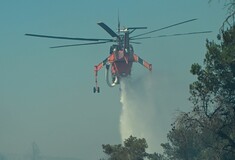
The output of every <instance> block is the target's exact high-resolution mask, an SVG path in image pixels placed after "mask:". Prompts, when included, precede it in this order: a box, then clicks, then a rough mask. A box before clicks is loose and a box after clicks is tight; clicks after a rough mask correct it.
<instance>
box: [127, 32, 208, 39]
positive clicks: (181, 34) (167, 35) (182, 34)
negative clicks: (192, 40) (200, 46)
mask: <svg viewBox="0 0 235 160" xmlns="http://www.w3.org/2000/svg"><path fill="white" fill-rule="evenodd" d="M211 32H212V31H201V32H189V33H176V34H165V35H159V36H152V37H150V36H149V37H137V38H132V39H131V40H140V39H150V38H162V37H175V36H185V35H193V34H205V33H211Z"/></svg>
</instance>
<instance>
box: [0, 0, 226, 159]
mask: <svg viewBox="0 0 235 160" xmlns="http://www.w3.org/2000/svg"><path fill="white" fill-rule="evenodd" d="M118 11H119V17H120V22H121V27H122V26H125V27H132V26H134V27H135V26H146V27H148V30H147V31H151V30H155V29H158V28H161V27H165V26H168V25H171V24H175V23H178V22H182V21H185V20H189V19H193V18H198V20H196V21H193V22H190V23H186V24H183V25H180V26H177V27H172V28H169V29H166V30H163V31H161V32H156V33H154V34H152V35H151V36H157V35H162V34H174V33H187V32H194V31H207V30H211V31H213V32H212V33H210V34H203V35H190V36H181V37H168V38H158V39H147V40H142V41H141V42H142V44H140V45H134V50H135V53H136V54H138V55H139V56H140V57H142V58H143V59H145V60H147V61H148V62H150V63H152V65H153V73H152V74H153V75H154V77H155V78H154V82H153V83H156V91H155V92H154V93H153V95H151V96H152V97H153V98H155V99H156V100H158V101H157V106H156V108H155V110H156V111H157V112H158V113H157V114H156V117H157V115H158V116H159V115H161V116H160V118H159V117H157V120H158V122H156V123H155V125H160V122H162V123H163V124H164V125H161V128H159V127H158V130H156V132H161V136H160V135H159V134H156V137H155V138H156V139H161V140H162V141H163V142H164V141H166V138H164V137H166V134H167V132H168V130H169V129H170V124H171V123H172V122H173V121H174V119H175V118H176V115H177V113H179V111H189V110H190V107H191V106H192V104H191V103H190V102H189V101H188V97H189V96H190V95H189V87H188V86H189V84H190V83H192V82H193V81H194V80H195V77H193V76H192V75H191V74H190V66H191V65H192V64H193V63H199V64H202V62H203V57H204V55H205V53H206V48H205V43H206V39H209V40H215V41H216V36H217V34H218V33H219V28H220V26H221V25H222V22H223V20H224V19H225V17H226V15H227V14H226V10H225V8H224V4H223V2H221V1H220V2H218V1H216V0H215V1H213V2H212V3H210V4H209V3H208V1H207V0H191V1H188V0H177V1H175V0H126V1H125V0H99V1H97V0H57V1H54V0H41V1H36V0H24V1H17V0H1V5H0V19H1V25H0V28H1V29H0V42H1V43H0V46H1V47H0V142H1V143H0V153H2V154H4V153H16V154H30V153H31V152H32V151H31V150H32V149H31V148H32V146H31V145H32V143H33V142H35V143H36V144H37V145H38V147H39V148H40V152H41V154H42V155H46V156H55V157H74V158H79V159H81V160H84V159H99V158H102V157H103V156H104V155H103V153H102V147H101V145H102V144H120V143H122V140H121V135H120V115H121V112H122V107H121V106H122V105H121V102H120V95H121V93H120V92H121V91H120V89H119V87H115V88H109V87H108V86H107V85H106V82H105V80H104V70H101V71H100V72H99V86H100V90H101V93H99V94H94V93H93V86H94V85H95V79H94V71H93V69H94V65H96V64H98V63H99V62H101V61H102V60H103V59H105V58H106V57H107V56H108V54H109V47H110V46H111V45H112V44H102V45H93V46H80V47H70V48H61V49H50V48H49V47H50V46H56V45H64V44H74V43H77V42H74V41H66V40H56V39H45V38H35V37H27V36H24V34H25V33H35V34H47V35H59V36H70V37H87V38H110V37H109V35H108V34H107V33H106V32H105V31H104V30H103V29H102V28H101V27H99V26H98V25H97V22H100V21H102V22H105V23H106V24H107V25H108V26H110V28H112V29H113V30H116V29H117V17H118ZM141 32H143V31H136V32H135V34H139V33H141ZM133 35H134V33H133ZM132 72H133V73H132V78H133V79H138V77H142V76H146V73H147V72H148V71H147V70H146V69H145V68H143V67H142V66H140V65H138V64H134V66H133V71H132ZM144 107H145V106H143V108H144ZM146 116H147V115H146ZM145 125H148V124H145ZM152 125H154V123H153V124H152ZM155 127H156V126H155ZM153 128H154V127H153ZM160 130H161V131H160ZM158 136H159V137H158ZM156 148H159V147H156ZM156 152H158V151H157V150H156Z"/></svg>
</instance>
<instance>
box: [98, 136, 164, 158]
mask: <svg viewBox="0 0 235 160" xmlns="http://www.w3.org/2000/svg"><path fill="white" fill-rule="evenodd" d="M102 147H103V151H104V153H105V154H107V155H108V156H109V158H108V160H144V159H145V158H148V159H149V160H164V159H163V158H164V157H163V156H162V155H160V154H157V153H154V154H149V153H147V152H146V149H147V148H148V144H147V142H146V140H145V139H144V138H142V139H141V138H136V137H133V136H130V137H129V138H128V139H126V140H125V141H124V145H121V144H118V145H110V144H106V145H104V144H103V145H102Z"/></svg>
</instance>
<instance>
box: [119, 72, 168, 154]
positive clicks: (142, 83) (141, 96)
mask: <svg viewBox="0 0 235 160" xmlns="http://www.w3.org/2000/svg"><path fill="white" fill-rule="evenodd" d="M156 91H157V85H156V81H154V78H153V76H152V75H147V76H142V77H141V78H137V79H124V80H123V81H122V82H121V100H120V101H121V104H122V112H121V116H120V134H121V139H122V141H124V140H125V139H127V138H128V137H129V136H130V135H133V136H135V137H137V138H145V139H146V140H147V143H148V146H149V147H148V150H149V152H161V147H160V143H163V142H165V137H166V134H165V133H164V129H163V128H164V126H163V125H164V123H162V121H163V120H164V118H163V117H162V116H161V115H162V113H161V110H162V109H161V106H158V105H157V101H156V98H157V97H158V96H157V92H156Z"/></svg>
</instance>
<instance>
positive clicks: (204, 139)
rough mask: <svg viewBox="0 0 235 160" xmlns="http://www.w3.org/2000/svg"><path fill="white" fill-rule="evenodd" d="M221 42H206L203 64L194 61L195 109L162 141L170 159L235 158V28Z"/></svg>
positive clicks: (184, 114) (218, 159) (179, 119)
mask: <svg viewBox="0 0 235 160" xmlns="http://www.w3.org/2000/svg"><path fill="white" fill-rule="evenodd" d="M221 37H222V42H221V44H216V43H215V42H213V41H212V42H209V41H207V42H206V47H207V53H206V55H205V59H204V65H203V66H201V65H199V64H193V65H192V67H191V73H192V74H193V75H195V76H196V77H197V81H195V82H193V83H192V84H191V85H190V93H191V97H190V101H191V102H192V103H193V110H192V111H191V112H189V113H182V114H181V115H180V116H178V118H177V120H176V121H175V123H174V124H173V128H172V130H171V131H170V132H169V133H168V136H167V138H168V140H169V143H166V144H162V147H163V148H164V154H165V155H167V157H168V158H169V159H172V160H173V159H176V160H177V159H178V160H194V159H195V160H196V159H205V160H213V159H217V160H220V159H221V160H222V159H223V160H230V159H235V27H231V28H230V29H229V30H227V31H223V32H222V36H221Z"/></svg>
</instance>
